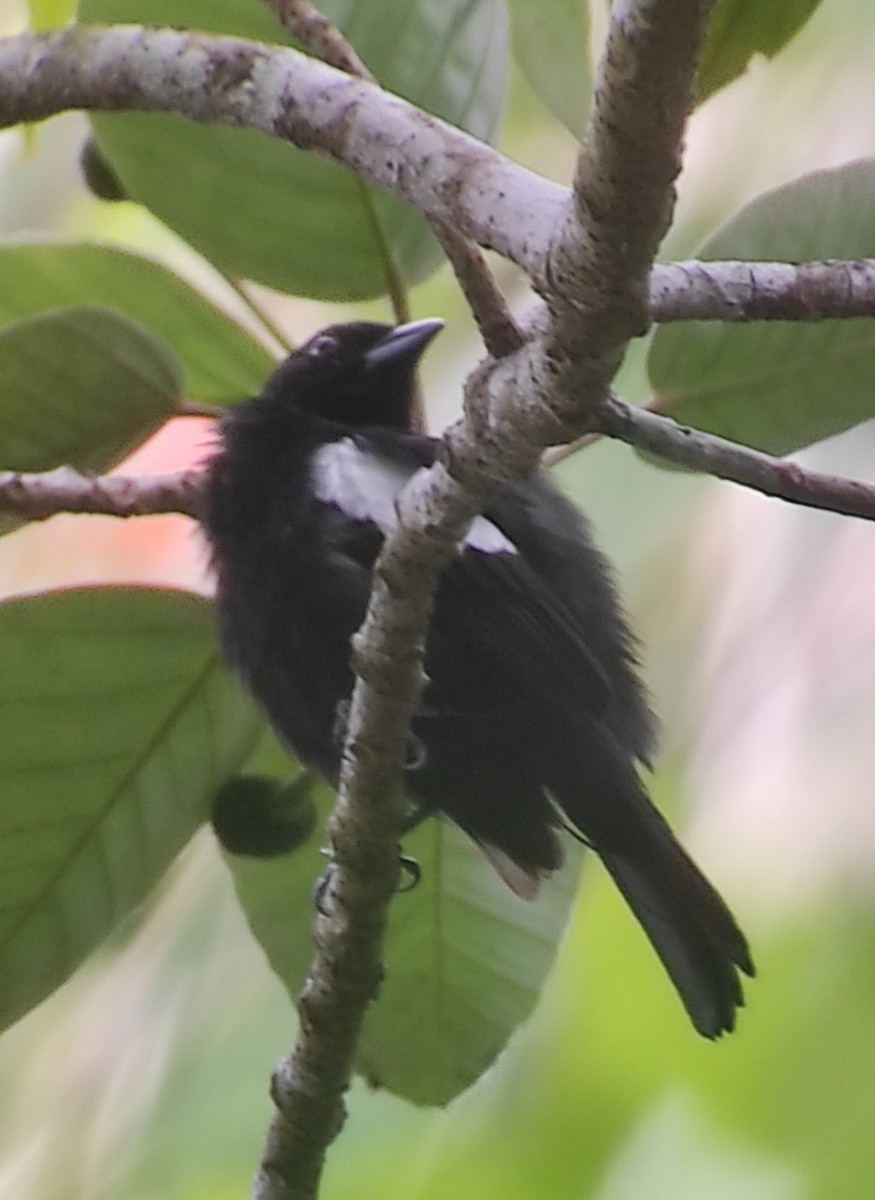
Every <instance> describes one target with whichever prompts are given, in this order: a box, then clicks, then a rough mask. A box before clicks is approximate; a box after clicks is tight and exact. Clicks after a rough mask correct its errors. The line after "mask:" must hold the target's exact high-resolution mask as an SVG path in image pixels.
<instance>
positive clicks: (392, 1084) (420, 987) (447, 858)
mask: <svg viewBox="0 0 875 1200" xmlns="http://www.w3.org/2000/svg"><path fill="white" fill-rule="evenodd" d="M262 765H263V764H262ZM330 804H331V797H330V795H329V794H328V792H327V790H323V793H322V797H321V817H320V822H319V825H320V826H321V827H324V822H325V819H326V817H327V813H328V810H329V808H330ZM321 844H322V841H321V839H319V838H316V839H315V840H314V841H313V842H312V843H311V844H310V846H309V847H308V848H306V849H304V850H299V851H296V852H295V853H293V854H291V855H289V856H287V857H284V858H277V859H273V860H263V859H262V860H256V859H247V858H237V857H234V856H227V857H228V862H229V864H230V866H231V870H232V872H233V875H234V882H235V886H236V888H237V893H238V895H239V897H240V901H241V903H242V905H243V908H244V910H245V912H246V915H247V919H248V920H249V923H250V925H251V927H252V930H253V932H254V934H255V936H256V937H257V938H258V940H259V941H260V943H261V945H262V946H263V947H264V950H265V952H266V954H267V956H268V959H269V960H270V963H271V966H272V967H273V969H274V971H276V973H277V975H279V977H280V978H281V979H282V980H283V982H284V983H285V985H286V987H287V988H288V990H289V992H290V993H291V995H292V996H295V995H297V993H298V991H299V990H300V987H301V984H302V983H303V980H304V977H305V975H306V971H307V968H308V966H309V964H310V960H311V958H312V954H313V948H312V939H311V935H310V928H311V924H312V920H313V900H312V888H313V880H314V879H315V878H317V877H318V875H320V874H321V873H322V872H323V871H324V870H325V859H324V857H323V856H322V855H321V853H320V852H319V847H320V846H321ZM404 850H405V853H407V854H410V855H412V856H413V857H414V858H415V859H416V861H417V862H418V863H419V866H420V868H421V872H422V877H421V880H420V882H419V883H418V885H417V886H416V887H415V888H413V890H412V891H410V892H406V893H404V894H402V895H399V896H397V897H396V898H395V899H394V900H393V902H392V907H391V910H390V916H389V929H388V936H387V943H386V954H385V961H386V975H385V979H384V981H383V983H382V985H381V987H380V994H379V997H378V998H377V1000H376V1002H375V1003H374V1004H373V1005H372V1006H371V1008H370V1010H369V1012H368V1015H367V1019H366V1022H365V1027H364V1031H363V1034H362V1038H361V1040H360V1043H359V1049H358V1056H357V1061H356V1068H357V1070H358V1071H359V1072H360V1073H361V1074H362V1075H364V1077H365V1078H366V1079H367V1080H368V1081H369V1082H371V1083H373V1084H374V1085H376V1086H379V1087H384V1088H388V1089H389V1090H390V1091H392V1092H395V1093H396V1094H398V1095H401V1096H404V1097H406V1098H407V1099H409V1100H412V1101H413V1102H414V1103H416V1104H446V1103H447V1102H448V1101H449V1100H451V1099H452V1098H453V1097H454V1096H456V1095H458V1093H459V1092H461V1091H463V1090H464V1089H465V1088H466V1087H468V1086H470V1084H472V1083H473V1082H474V1081H475V1080H476V1079H478V1078H479V1077H480V1075H482V1073H483V1072H484V1071H485V1070H486V1068H487V1067H488V1066H489V1064H490V1063H491V1062H492V1061H493V1060H494V1059H495V1057H496V1055H497V1054H498V1053H499V1052H500V1051H501V1050H502V1048H503V1047H504V1045H505V1044H506V1042H507V1040H508V1038H509V1037H510V1035H511V1033H512V1032H513V1030H514V1029H515V1028H516V1027H517V1026H518V1025H519V1024H520V1022H521V1021H523V1020H525V1018H526V1017H527V1016H528V1015H529V1014H530V1013H531V1011H532V1009H533V1008H534V1006H535V1004H536V1003H537V1000H538V997H539V995H540V992H541V987H542V985H543V982H544V979H545V978H546V975H547V973H548V971H549V970H550V966H551V964H552V962H553V959H554V956H555V953H556V946H557V943H558V941H559V938H560V937H561V934H562V931H563V929H564V927H565V922H566V919H567V915H568V910H569V907H570V904H571V900H572V898H573V894H574V887H575V884H576V880H577V874H578V863H579V854H578V852H577V848H576V847H575V846H574V845H573V844H572V845H571V846H570V847H569V859H570V861H569V863H568V865H567V866H566V867H564V868H563V869H562V871H561V872H560V873H559V874H558V875H557V876H555V877H554V878H553V879H552V880H550V881H549V882H548V883H547V884H546V885H545V886H544V887H543V889H542V891H541V895H540V897H539V898H538V900H537V901H536V902H534V903H526V902H525V901H522V900H519V899H518V898H517V897H516V896H514V895H513V894H512V893H511V892H510V891H509V890H508V888H507V887H506V886H505V884H504V883H502V882H501V880H500V879H499V878H498V876H497V875H496V874H495V872H494V871H493V870H492V868H491V867H490V866H489V865H488V864H487V863H486V861H485V859H484V858H483V856H482V854H481V853H480V851H479V850H477V848H476V847H475V846H474V844H473V843H472V842H471V841H470V839H469V838H467V837H465V836H464V835H463V834H462V833H460V832H459V830H457V829H456V828H455V827H454V826H452V825H450V824H449V823H447V822H445V821H442V820H437V819H435V820H430V821H427V822H426V823H425V824H424V825H423V826H421V827H420V828H419V829H417V830H416V831H415V832H414V833H412V834H410V835H409V836H408V837H407V838H405V842H404ZM414 1047H415V1050H413V1049H412V1048H414Z"/></svg>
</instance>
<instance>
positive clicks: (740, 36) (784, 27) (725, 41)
mask: <svg viewBox="0 0 875 1200" xmlns="http://www.w3.org/2000/svg"><path fill="white" fill-rule="evenodd" d="M819 3H820V0H718V3H717V4H716V6H715V8H714V12H713V13H712V14H711V19H710V21H709V23H708V36H707V38H706V39H705V48H704V50H703V52H702V59H701V62H700V64H699V72H698V76H697V100H698V101H699V102H701V101H702V100H705V99H707V97H708V96H710V95H712V94H713V93H714V92H716V91H718V90H719V89H720V88H722V87H725V86H726V84H727V83H731V82H732V80H733V79H737V78H738V76H739V75H743V74H744V72H745V71H746V70H747V64H748V63H749V62H750V60H751V59H752V58H753V56H754V55H755V54H764V55H765V56H766V58H774V57H775V55H776V54H777V53H778V52H779V50H782V49H783V48H784V46H786V44H787V42H789V41H790V39H791V38H792V37H793V36H794V35H795V34H796V33H798V31H799V30H800V29H801V28H802V26H803V25H804V24H805V22H806V21H807V20H808V18H809V17H810V16H811V14H812V13H813V12H814V10H815V9H816V8H817V6H818V4H819Z"/></svg>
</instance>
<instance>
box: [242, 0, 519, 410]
mask: <svg viewBox="0 0 875 1200" xmlns="http://www.w3.org/2000/svg"><path fill="white" fill-rule="evenodd" d="M266 3H267V5H268V7H269V8H271V9H273V11H274V12H275V13H276V14H277V16H278V17H279V19H280V21H281V22H282V23H283V25H284V26H285V28H286V29H288V31H289V33H291V34H292V36H293V37H295V38H297V39H298V41H299V42H300V43H301V45H302V46H305V47H306V48H307V49H308V50H309V51H310V52H311V53H312V54H314V55H316V57H317V58H321V59H322V61H323V62H326V63H329V64H330V65H331V66H333V67H337V68H338V69H339V70H341V71H346V72H347V73H348V74H349V75H355V76H357V77H358V78H359V79H365V80H367V81H368V82H370V83H375V82H377V81H376V79H375V77H374V75H373V74H372V73H371V71H369V70H368V68H367V67H366V66H365V64H364V62H362V60H361V58H359V56H358V54H357V53H356V51H355V49H354V48H353V47H352V46H351V45H350V44H349V42H348V41H347V40H346V38H345V37H344V36H343V33H342V32H341V31H340V29H338V28H337V26H336V25H334V24H333V23H332V22H331V21H330V20H329V19H328V18H327V17H326V16H325V15H324V14H323V13H321V12H319V10H318V9H317V8H316V7H315V6H314V5H313V4H311V3H310V0H266ZM430 224H431V227H432V229H433V231H434V234H435V237H436V238H437V239H438V241H439V242H440V244H441V246H442V248H443V250H444V253H445V254H446V256H447V258H448V260H449V262H450V265H451V266H452V268H453V271H454V273H455V275H456V278H457V280H458V281H459V286H460V287H461V289H462V291H463V293H464V295H465V299H466V300H467V301H468V306H469V308H470V309H471V312H472V313H473V314H474V319H475V320H476V322H477V325H478V328H479V329H480V332H481V335H482V337H483V343H484V345H485V346H486V349H487V350H488V351H489V353H490V354H491V355H493V357H495V358H500V357H502V356H503V355H505V354H512V353H513V351H514V350H518V349H519V347H520V346H521V345H522V343H523V338H522V334H521V333H520V331H519V328H518V326H517V324H516V322H515V321H514V319H513V316H512V315H511V313H510V310H509V309H508V307H507V304H506V302H505V299H504V297H503V296H502V294H501V291H500V290H499V288H498V285H497V284H496V282H495V279H494V278H493V275H492V272H491V271H490V270H489V267H488V266H487V264H486V260H485V258H484V257H483V255H482V254H481V252H480V250H479V248H478V246H477V245H476V243H475V242H473V241H471V239H470V238H466V237H465V236H464V235H463V234H461V233H459V232H458V230H457V229H456V228H454V227H453V226H452V225H449V224H447V223H446V222H444V221H441V220H440V219H438V218H434V219H431V220H430ZM393 306H394V308H395V312H396V319H397V320H399V321H400V320H403V319H406V318H405V317H403V315H400V314H399V309H398V304H397V299H396V300H393ZM417 424H418V426H419V428H424V424H425V422H424V420H423V414H422V413H419V414H417Z"/></svg>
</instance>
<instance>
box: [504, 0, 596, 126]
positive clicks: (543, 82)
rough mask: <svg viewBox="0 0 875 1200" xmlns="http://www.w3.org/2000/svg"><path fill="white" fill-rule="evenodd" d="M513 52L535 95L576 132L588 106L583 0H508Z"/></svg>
mask: <svg viewBox="0 0 875 1200" xmlns="http://www.w3.org/2000/svg"><path fill="white" fill-rule="evenodd" d="M509 10H510V30H511V47H512V50H513V56H514V59H515V60H516V62H517V64H518V66H519V68H520V70H521V71H522V73H523V75H524V76H525V78H526V81H527V82H528V84H529V86H530V87H531V89H532V91H533V92H534V93H535V95H536V96H538V98H539V99H540V100H542V101H543V103H544V104H545V105H546V106H547V108H548V109H549V110H550V112H551V113H553V115H554V116H555V117H557V118H558V119H559V120H560V121H561V122H562V123H563V125H564V126H565V127H566V129H569V130H570V131H571V133H573V134H574V136H575V137H579V136H580V134H581V133H582V132H583V126H584V123H585V122H586V118H587V114H588V112H589V102H590V95H591V91H592V79H591V71H590V62H589V10H588V7H587V5H586V3H585V0H540V3H538V4H532V3H531V0H509Z"/></svg>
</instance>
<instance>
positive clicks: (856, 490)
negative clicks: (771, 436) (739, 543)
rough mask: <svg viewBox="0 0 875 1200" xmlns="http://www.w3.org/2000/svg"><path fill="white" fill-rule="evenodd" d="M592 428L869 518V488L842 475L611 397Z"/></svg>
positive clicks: (681, 461)
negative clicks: (764, 450) (774, 455)
mask: <svg viewBox="0 0 875 1200" xmlns="http://www.w3.org/2000/svg"><path fill="white" fill-rule="evenodd" d="M595 424H596V427H597V429H598V430H599V431H600V432H601V433H604V434H606V435H607V436H608V437H613V438H619V439H620V440H621V441H624V442H628V443H629V445H630V446H637V447H638V449H639V450H647V451H649V452H650V453H651V454H657V455H659V457H660V458H664V459H666V460H667V461H668V462H672V463H675V464H677V465H678V466H681V467H687V468H689V469H690V470H693V471H700V472H703V473H707V474H709V475H716V476H717V478H718V479H728V480H731V482H733V483H740V484H742V485H743V486H744V487H749V488H754V489H755V490H756V491H758V492H763V493H765V495H767V496H775V497H778V498H780V499H781V500H787V501H789V503H791V504H802V505H805V507H807V508H820V509H825V510H827V511H828V512H834V513H840V514H842V515H843V516H847V517H861V518H862V519H863V520H866V521H875V486H873V485H872V484H868V483H863V482H861V481H860V480H856V479H842V478H841V477H840V476H838V475H827V474H824V473H822V472H820V471H812V470H810V469H808V468H805V467H800V466H799V464H798V463H795V462H790V461H788V460H787V459H782V458H773V457H772V456H771V455H770V454H763V453H761V452H760V451H759V450H751V449H749V448H748V447H747V446H740V445H739V444H738V443H737V442H730V441H728V440H727V439H726V438H721V437H717V436H715V435H714V434H711V433H702V432H701V431H700V430H697V429H689V428H688V427H687V426H685V425H678V424H677V422H676V421H673V420H672V419H671V418H670V417H663V416H659V415H658V414H657V413H652V412H648V411H647V410H646V409H642V408H633V407H632V406H631V405H629V404H626V403H625V401H623V400H620V398H619V397H617V396H611V397H610V399H608V400H607V401H606V402H605V404H604V405H602V406H601V408H600V409H599V411H598V413H597V414H596V417H595Z"/></svg>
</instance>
